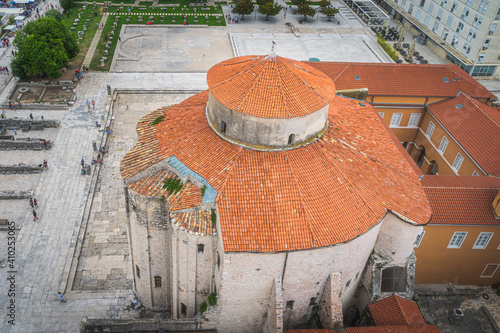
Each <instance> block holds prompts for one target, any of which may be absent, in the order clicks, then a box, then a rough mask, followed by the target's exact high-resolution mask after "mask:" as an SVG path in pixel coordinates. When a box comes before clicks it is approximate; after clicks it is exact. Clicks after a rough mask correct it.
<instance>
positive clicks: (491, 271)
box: [481, 264, 500, 278]
mask: <svg viewBox="0 0 500 333" xmlns="http://www.w3.org/2000/svg"><path fill="white" fill-rule="evenodd" d="M499 266H500V264H488V265H486V267H485V268H484V271H483V273H481V277H482V278H492V277H493V276H494V275H495V273H496V272H497V269H498V267H499Z"/></svg>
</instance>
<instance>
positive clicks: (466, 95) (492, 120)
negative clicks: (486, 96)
mask: <svg viewBox="0 0 500 333" xmlns="http://www.w3.org/2000/svg"><path fill="white" fill-rule="evenodd" d="M463 95H464V96H465V97H466V98H467V99H468V100H469V101H470V102H471V103H472V104H473V105H474V106H475V107H476V108H477V109H479V111H480V112H481V113H482V114H483V115H485V116H486V117H487V118H488V119H489V120H490V121H491V122H492V123H493V124H494V125H495V126H496V127H498V128H499V129H500V124H499V123H497V122H496V121H495V120H494V119H493V118H491V117H490V115H488V114H487V113H486V112H484V110H483V109H482V108H480V107H479V106H478V105H477V104H476V103H475V101H473V99H472V97H471V96H469V95H468V94H466V93H463ZM485 105H486V106H489V105H487V104H485Z"/></svg>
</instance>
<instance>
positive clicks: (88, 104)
mask: <svg viewBox="0 0 500 333" xmlns="http://www.w3.org/2000/svg"><path fill="white" fill-rule="evenodd" d="M87 107H88V108H89V111H90V101H89V100H87Z"/></svg>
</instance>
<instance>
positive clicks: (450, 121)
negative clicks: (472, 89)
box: [427, 93, 500, 176]
mask: <svg viewBox="0 0 500 333" xmlns="http://www.w3.org/2000/svg"><path fill="white" fill-rule="evenodd" d="M457 106H458V108H457ZM427 108H428V109H429V111H430V112H431V113H432V114H433V115H434V117H436V119H437V120H439V122H440V123H441V124H443V126H444V127H445V128H446V130H447V131H448V132H449V133H450V134H451V135H452V136H453V137H454V138H455V139H456V140H457V141H458V143H459V144H460V145H461V146H462V147H463V148H464V149H465V150H466V151H467V153H469V154H470V155H471V156H472V158H473V159H474V160H475V161H476V162H477V163H478V164H479V165H480V166H481V168H482V169H483V170H484V171H486V173H487V174H489V175H495V176H500V112H499V111H498V110H497V109H495V108H493V107H491V106H488V105H486V104H484V103H481V102H479V101H477V100H476V99H474V98H471V97H470V96H469V95H467V94H464V93H461V94H459V95H458V96H457V97H454V98H450V99H447V100H444V101H441V102H436V103H433V104H430V105H429V106H428V107H427Z"/></svg>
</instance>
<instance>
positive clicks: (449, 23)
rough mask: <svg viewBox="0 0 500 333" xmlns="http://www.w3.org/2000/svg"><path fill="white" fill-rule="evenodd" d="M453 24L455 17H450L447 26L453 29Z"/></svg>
mask: <svg viewBox="0 0 500 333" xmlns="http://www.w3.org/2000/svg"><path fill="white" fill-rule="evenodd" d="M452 24H453V15H448V19H447V20H446V25H447V26H448V27H449V28H451V25H452Z"/></svg>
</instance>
